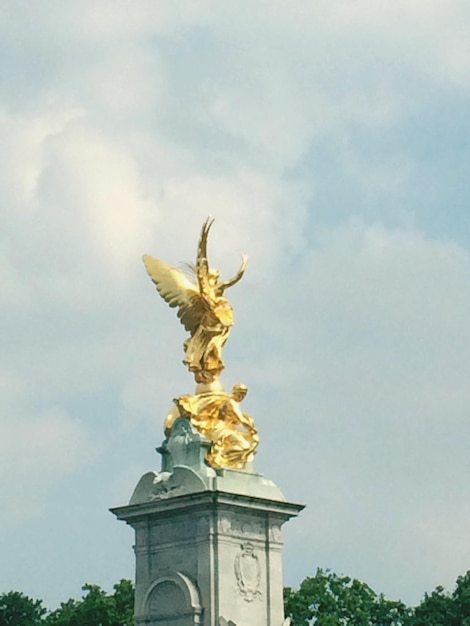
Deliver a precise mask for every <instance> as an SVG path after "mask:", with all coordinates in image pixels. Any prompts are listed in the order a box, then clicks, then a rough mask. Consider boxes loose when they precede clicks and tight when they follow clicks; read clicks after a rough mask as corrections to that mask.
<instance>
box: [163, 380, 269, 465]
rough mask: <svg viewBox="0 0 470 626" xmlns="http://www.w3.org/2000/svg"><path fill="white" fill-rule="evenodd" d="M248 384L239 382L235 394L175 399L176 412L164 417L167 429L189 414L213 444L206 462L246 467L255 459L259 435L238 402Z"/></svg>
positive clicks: (189, 396) (205, 394) (215, 393)
mask: <svg viewBox="0 0 470 626" xmlns="http://www.w3.org/2000/svg"><path fill="white" fill-rule="evenodd" d="M247 391H248V390H247V388H246V385H243V384H242V383H237V384H236V385H234V386H233V389H232V394H231V395H230V394H228V393H223V392H206V393H201V394H195V395H190V394H186V395H183V396H180V397H179V398H175V400H174V403H175V405H176V411H174V410H173V411H171V412H170V414H169V415H167V418H166V420H165V432H166V433H167V434H168V432H169V431H171V426H172V424H173V422H174V420H175V419H176V418H177V417H178V416H181V417H188V418H189V420H190V421H191V424H193V426H195V427H196V429H197V430H198V431H199V432H200V433H201V434H202V435H203V436H204V437H205V438H206V439H208V440H209V441H210V442H211V443H212V446H211V449H210V451H209V453H208V454H207V457H206V458H207V461H208V463H209V465H211V466H212V467H230V468H232V469H243V468H244V467H245V465H246V464H247V463H248V462H249V461H252V460H253V454H254V451H255V450H256V448H257V446H258V443H259V438H258V431H257V429H256V427H255V423H254V420H253V418H252V417H251V415H248V413H242V411H241V410H240V405H239V403H240V402H241V401H242V400H243V398H244V397H245V396H246V394H247Z"/></svg>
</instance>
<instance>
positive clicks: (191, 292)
mask: <svg viewBox="0 0 470 626" xmlns="http://www.w3.org/2000/svg"><path fill="white" fill-rule="evenodd" d="M143 261H144V265H145V269H146V270H147V274H148V275H149V276H150V278H151V279H152V282H153V283H154V285H155V286H156V288H157V291H158V293H159V294H160V295H161V296H162V298H163V299H164V300H165V302H167V303H168V304H169V305H170V306H171V307H172V308H174V307H178V317H179V318H180V320H181V323H182V324H183V326H184V327H185V329H186V330H187V331H188V332H190V333H191V335H193V334H194V333H195V332H196V330H197V328H198V326H199V324H200V322H201V318H202V316H203V315H204V313H205V312H206V310H207V305H206V303H205V301H204V298H202V297H201V294H200V291H199V289H198V287H197V286H196V285H194V284H193V283H192V282H191V281H190V280H188V278H187V277H186V276H185V274H183V272H181V271H180V270H178V269H177V268H176V267H172V266H171V265H168V264H167V263H165V262H164V261H161V260H160V259H156V258H155V257H153V256H150V255H149V254H144V256H143Z"/></svg>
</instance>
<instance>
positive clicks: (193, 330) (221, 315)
mask: <svg viewBox="0 0 470 626" xmlns="http://www.w3.org/2000/svg"><path fill="white" fill-rule="evenodd" d="M213 222H214V220H211V219H209V218H208V219H207V220H206V221H205V222H204V224H203V225H202V229H201V234H200V236H199V243H198V247H197V257H196V264H195V266H193V267H191V269H192V270H193V273H194V277H195V279H196V282H193V281H191V280H190V279H189V278H188V276H187V275H186V274H185V273H184V272H182V271H181V270H179V269H177V268H175V267H172V266H170V265H168V264H167V263H165V262H164V261H161V260H160V259H156V258H154V257H152V256H150V255H148V254H145V255H144V257H143V259H144V264H145V268H146V270H147V273H148V275H149V276H150V278H151V279H152V281H153V283H154V284H155V286H156V288H157V290H158V293H159V294H160V295H161V296H162V298H163V299H164V300H165V301H166V302H167V303H168V304H169V305H170V306H171V307H176V308H177V309H178V317H179V319H180V320H181V323H182V324H183V326H184V327H185V329H186V330H187V331H188V332H189V334H190V336H189V338H188V339H187V340H186V341H185V342H184V351H185V356H184V361H183V363H184V364H185V365H186V366H187V368H188V369H189V371H190V372H193V374H194V377H195V380H196V382H197V383H205V384H210V383H212V382H214V381H215V380H216V379H217V378H218V376H219V375H220V373H221V372H222V370H223V369H224V362H223V361H222V347H223V346H224V344H225V342H226V341H227V337H228V334H229V332H230V328H231V326H233V309H232V307H231V305H230V303H229V301H228V300H227V298H226V297H225V296H224V292H225V290H226V289H228V288H229V287H231V286H232V285H235V283H237V282H238V281H239V280H240V279H241V277H242V276H243V274H244V272H245V268H246V263H247V257H246V256H245V255H244V256H243V257H242V263H241V266H240V269H239V270H238V272H237V273H236V274H235V276H233V278H231V279H229V280H225V281H219V276H220V273H219V271H218V270H215V269H213V268H211V267H210V266H209V261H208V258H207V239H208V236H209V231H210V229H211V226H212V224H213Z"/></svg>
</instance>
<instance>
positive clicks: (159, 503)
mask: <svg viewBox="0 0 470 626" xmlns="http://www.w3.org/2000/svg"><path fill="white" fill-rule="evenodd" d="M206 450H207V447H206V442H204V441H203V440H201V438H200V437H199V436H198V435H197V433H195V431H194V430H193V429H192V427H191V425H190V424H189V422H188V420H185V419H184V418H181V419H179V420H177V421H176V422H175V424H174V427H173V429H172V432H171V435H170V437H169V439H168V441H166V442H164V444H163V445H162V447H161V448H160V449H159V452H160V453H161V454H162V457H163V460H162V471H161V472H148V473H147V474H145V475H144V476H143V477H142V478H141V480H140V481H139V483H138V485H137V487H136V489H135V491H134V493H133V495H132V498H131V501H130V504H129V505H128V506H123V507H118V508H114V509H112V512H113V513H114V514H115V515H116V516H117V517H118V518H119V519H121V520H125V521H126V522H127V523H128V524H130V525H131V526H132V527H133V528H134V529H135V547H134V549H135V554H136V626H143V625H144V624H145V625H146V626H149V625H155V626H157V625H158V626H170V625H171V626H187V625H189V624H191V625H193V624H201V625H202V624H203V625H204V626H222V625H223V624H228V625H232V626H268V625H269V626H281V625H282V624H283V622H284V616H283V600H282V536H281V527H282V525H283V524H284V522H286V521H287V520H288V519H289V518H290V517H293V516H295V515H297V514H298V512H299V511H300V510H301V509H302V508H303V506H302V505H299V504H294V503H291V502H288V501H286V500H285V498H284V497H283V495H282V494H281V492H280V491H279V489H278V488H277V487H276V485H274V483H272V482H271V481H268V480H266V479H264V478H263V477H262V476H261V475H260V474H256V473H254V472H247V471H236V470H214V469H212V468H210V467H208V466H207V464H206V463H205V461H204V456H205V452H206Z"/></svg>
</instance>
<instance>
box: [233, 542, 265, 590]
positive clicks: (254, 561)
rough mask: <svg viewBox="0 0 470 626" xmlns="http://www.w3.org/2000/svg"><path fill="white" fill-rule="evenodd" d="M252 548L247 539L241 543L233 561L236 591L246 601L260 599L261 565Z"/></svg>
mask: <svg viewBox="0 0 470 626" xmlns="http://www.w3.org/2000/svg"><path fill="white" fill-rule="evenodd" d="M254 550H255V549H254V546H253V544H252V543H250V542H249V541H247V542H245V543H242V544H241V546H240V552H239V553H238V554H237V556H236V557H235V563H234V569H235V578H236V581H237V588H238V589H237V591H238V593H239V595H241V596H242V597H243V599H244V600H245V601H246V602H253V600H256V599H258V600H259V599H261V589H260V585H261V566H260V563H259V559H258V556H257V555H256V554H255V551H254Z"/></svg>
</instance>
